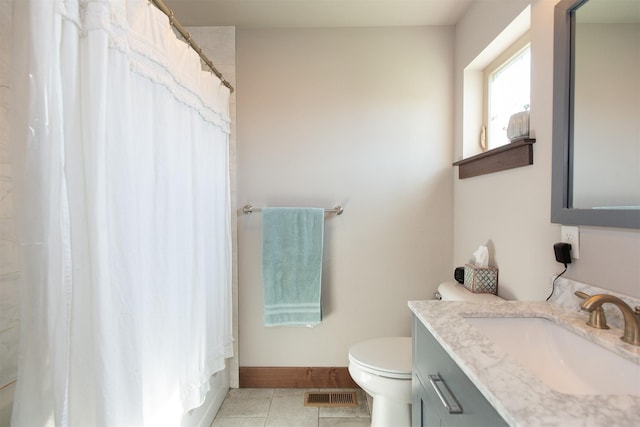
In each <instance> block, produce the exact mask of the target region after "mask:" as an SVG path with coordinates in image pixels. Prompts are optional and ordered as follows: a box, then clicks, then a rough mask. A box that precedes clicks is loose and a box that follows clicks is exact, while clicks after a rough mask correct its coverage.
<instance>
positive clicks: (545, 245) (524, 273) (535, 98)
mask: <svg viewBox="0 0 640 427" xmlns="http://www.w3.org/2000/svg"><path fill="white" fill-rule="evenodd" d="M556 3H557V1H556V0H537V1H533V2H532V11H531V51H532V70H531V75H532V82H531V88H532V92H531V93H532V96H531V130H532V135H533V136H534V137H535V138H536V143H535V145H534V164H533V165H532V166H528V167H524V168H519V169H513V170H509V171H504V172H499V173H494V174H490V175H485V176H481V177H476V178H470V179H465V180H458V179H457V170H454V171H453V176H454V178H453V183H454V255H453V262H454V264H455V265H459V264H462V263H464V262H466V261H467V260H468V258H469V256H470V255H471V253H472V252H473V251H474V250H475V249H476V248H477V246H478V245H479V244H484V243H486V242H490V246H491V247H492V250H493V252H494V255H495V256H494V262H495V264H496V265H497V266H498V267H499V269H500V293H501V295H502V296H504V297H506V298H509V299H519V300H539V299H544V298H546V296H547V295H548V293H549V292H550V289H551V284H550V281H551V278H552V277H553V275H554V274H557V273H559V272H560V271H562V266H561V265H560V264H558V263H556V262H555V259H554V256H553V250H552V246H553V243H555V242H557V241H559V240H560V226H559V225H556V224H551V222H550V199H551V134H552V88H553V64H552V61H551V58H552V57H553V11H554V6H555V4H556ZM526 4H527V2H524V1H520V0H519V1H517V2H513V1H496V2H478V3H475V4H474V5H473V6H472V8H471V9H470V10H469V11H468V13H467V14H466V15H465V17H464V18H463V19H462V20H461V21H460V22H459V23H458V25H457V27H456V65H455V87H456V97H455V99H456V107H455V121H456V128H455V153H456V154H455V156H456V157H457V156H458V155H459V153H462V129H461V125H460V123H461V122H462V101H461V100H462V92H461V88H462V70H463V69H464V67H465V66H466V65H467V64H468V63H469V62H470V61H472V60H473V59H474V58H475V56H476V55H478V54H479V53H480V52H481V51H482V49H484V47H485V46H486V45H487V44H488V43H489V42H490V41H491V40H492V39H493V38H494V37H495V36H497V35H498V33H500V32H501V31H502V29H503V28H504V27H505V26H506V25H508V24H509V22H510V21H511V20H512V19H513V18H515V16H516V15H517V14H518V13H519V12H520V10H522V8H524V7H525V6H526ZM639 261H640V232H639V231H635V230H624V229H613V228H597V227H580V259H579V260H576V261H575V262H574V263H573V264H571V265H570V267H569V270H568V272H567V273H566V276H567V277H569V278H572V279H575V280H579V281H582V282H586V283H590V284H594V285H597V286H601V287H603V288H606V289H611V290H614V291H617V292H621V293H625V294H629V295H632V296H636V297H638V296H640V262H639Z"/></svg>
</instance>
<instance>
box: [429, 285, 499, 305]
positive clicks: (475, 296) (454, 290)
mask: <svg viewBox="0 0 640 427" xmlns="http://www.w3.org/2000/svg"><path fill="white" fill-rule="evenodd" d="M435 296H436V298H437V299H439V300H442V301H500V300H502V298H500V297H499V296H497V295H493V294H479V293H473V292H471V291H470V290H468V289H467V288H465V287H464V286H462V285H461V284H459V283H457V282H443V283H440V285H439V286H438V291H437V292H436V293H435Z"/></svg>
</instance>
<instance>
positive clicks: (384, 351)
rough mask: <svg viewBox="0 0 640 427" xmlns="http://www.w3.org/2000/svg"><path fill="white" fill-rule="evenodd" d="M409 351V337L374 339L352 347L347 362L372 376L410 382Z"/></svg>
mask: <svg viewBox="0 0 640 427" xmlns="http://www.w3.org/2000/svg"><path fill="white" fill-rule="evenodd" d="M411 350H412V348H411V337H389V338H375V339H372V340H368V341H363V342H360V343H358V344H356V345H354V346H352V347H351V349H350V350H349V361H350V362H351V363H354V364H356V365H358V366H359V367H360V368H361V369H362V370H364V371H366V372H369V373H371V374H373V375H378V376H381V377H386V378H394V379H402V380H410V379H411V363H412V355H411Z"/></svg>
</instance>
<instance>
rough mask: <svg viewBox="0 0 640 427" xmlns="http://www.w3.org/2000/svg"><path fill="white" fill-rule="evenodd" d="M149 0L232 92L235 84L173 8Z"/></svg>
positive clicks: (155, 0) (157, 0)
mask: <svg viewBox="0 0 640 427" xmlns="http://www.w3.org/2000/svg"><path fill="white" fill-rule="evenodd" d="M149 2H150V3H153V5H154V6H156V7H157V8H158V9H160V10H161V11H162V12H163V13H164V14H165V15H167V16H168V17H169V23H170V24H171V26H172V27H173V28H175V29H176V30H178V32H179V33H180V34H181V35H182V37H183V38H184V39H185V40H186V41H187V43H188V44H189V46H191V49H193V50H195V51H196V53H197V54H198V55H199V56H200V58H201V59H202V60H203V61H204V63H205V64H207V66H208V67H209V68H210V69H211V71H213V74H215V75H216V76H218V78H219V79H220V80H221V81H222V84H223V85H225V86H226V87H228V88H229V90H230V91H231V93H233V91H234V89H233V86H231V83H229V82H228V81H226V80H225V78H224V77H222V73H221V72H220V71H218V69H217V68H216V67H215V66H214V65H213V62H211V61H210V60H209V58H207V56H206V55H205V54H204V53H203V52H202V49H201V48H200V46H198V44H197V43H196V42H194V41H193V39H191V34H189V32H188V31H187V30H185V28H184V27H183V26H182V24H181V23H180V21H178V20H177V19H176V17H175V16H174V15H173V10H171V9H169V8H168V7H167V5H166V4H164V2H163V1H162V0H149Z"/></svg>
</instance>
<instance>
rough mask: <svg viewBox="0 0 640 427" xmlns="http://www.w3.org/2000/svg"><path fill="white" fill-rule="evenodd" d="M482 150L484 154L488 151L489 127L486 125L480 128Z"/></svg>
mask: <svg viewBox="0 0 640 427" xmlns="http://www.w3.org/2000/svg"><path fill="white" fill-rule="evenodd" d="M480 148H481V149H482V152H485V151H487V148H488V147H487V127H486V126H485V125H482V127H481V128H480Z"/></svg>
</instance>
